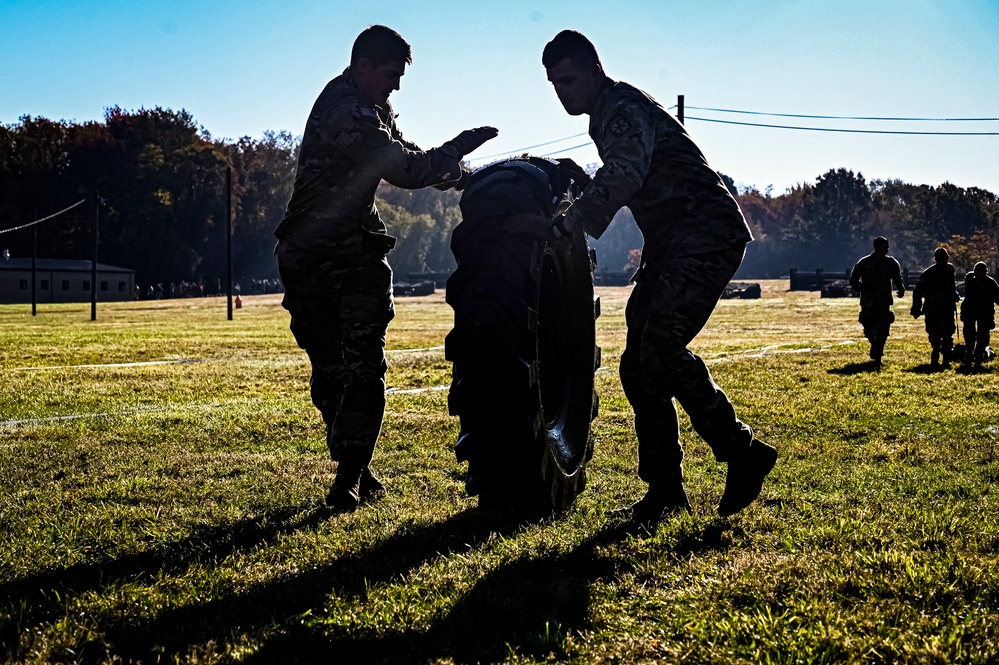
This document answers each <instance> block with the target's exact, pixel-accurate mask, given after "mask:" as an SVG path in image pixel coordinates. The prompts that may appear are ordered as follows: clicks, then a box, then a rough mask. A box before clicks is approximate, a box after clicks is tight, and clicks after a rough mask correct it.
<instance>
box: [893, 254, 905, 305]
mask: <svg viewBox="0 0 999 665" xmlns="http://www.w3.org/2000/svg"><path fill="white" fill-rule="evenodd" d="M893 267H894V269H895V274H894V275H892V277H891V281H892V282H894V283H895V292H896V294H897V295H898V297H899V298H901V297H902V296H904V295H905V282H903V281H902V266H900V265H899V264H898V261H895V265H894V266H893Z"/></svg>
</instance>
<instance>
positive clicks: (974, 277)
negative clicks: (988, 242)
mask: <svg viewBox="0 0 999 665" xmlns="http://www.w3.org/2000/svg"><path fill="white" fill-rule="evenodd" d="M997 304H999V284H997V283H996V281H995V280H994V279H992V278H991V277H989V267H988V266H987V265H985V264H984V263H983V262H981V261H979V262H978V263H976V264H975V268H974V270H972V271H971V272H969V273H968V274H967V275H966V276H965V278H964V302H962V303H961V321H962V322H963V323H964V345H965V354H966V355H965V357H964V365H965V367H970V366H972V364H974V369H981V367H982V361H984V360H985V359H986V358H985V355H986V353H987V352H988V347H989V341H990V339H989V338H990V337H991V331H992V329H993V328H995V327H996V310H995V305H997Z"/></svg>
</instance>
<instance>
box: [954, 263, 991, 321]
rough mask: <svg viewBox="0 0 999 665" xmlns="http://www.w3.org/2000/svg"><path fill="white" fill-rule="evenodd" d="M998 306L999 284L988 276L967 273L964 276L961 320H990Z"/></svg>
mask: <svg viewBox="0 0 999 665" xmlns="http://www.w3.org/2000/svg"><path fill="white" fill-rule="evenodd" d="M995 305H999V284H997V283H996V281H995V280H994V279H992V277H990V276H989V275H976V274H975V273H973V272H969V273H968V274H967V275H965V276H964V302H962V303H961V320H962V321H967V320H971V319H976V320H986V321H988V320H991V319H992V318H993V317H995Z"/></svg>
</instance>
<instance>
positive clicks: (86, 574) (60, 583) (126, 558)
mask: <svg viewBox="0 0 999 665" xmlns="http://www.w3.org/2000/svg"><path fill="white" fill-rule="evenodd" d="M324 517H325V512H324V511H323V510H316V509H315V506H314V504H313V503H311V502H307V503H302V504H300V505H297V506H289V507H287V508H282V509H280V510H276V511H271V512H268V513H265V514H263V515H259V516H255V517H251V518H246V519H243V520H240V521H237V522H230V523H226V524H219V525H213V526H210V527H205V528H199V529H196V530H195V531H194V532H193V533H191V534H190V535H188V536H186V537H184V538H182V539H179V540H177V541H174V542H168V543H165V544H162V545H160V546H157V547H153V548H151V549H150V550H148V551H141V552H134V553H127V554H122V555H120V556H117V557H108V558H106V559H103V560H98V561H85V562H81V563H77V564H73V565H71V566H67V567H65V568H56V569H52V570H46V571H41V572H38V573H34V574H31V575H27V576H24V577H20V578H15V579H12V580H8V581H4V582H3V583H2V584H0V598H3V599H5V600H4V602H5V603H7V604H8V606H9V607H10V608H12V609H14V608H16V615H17V616H18V619H19V621H18V622H17V623H19V624H20V625H21V626H22V627H23V626H34V625H38V624H41V623H44V622H48V621H52V620H54V619H57V618H60V617H63V616H65V612H66V607H67V604H70V603H72V600H73V599H74V598H75V597H77V596H80V595H83V594H86V593H88V592H91V591H100V590H103V589H107V588H111V587H114V586H116V585H118V584H120V583H123V582H130V583H144V582H145V583H150V584H151V583H153V582H154V581H155V580H156V579H157V578H158V577H161V576H163V575H164V574H166V575H176V576H183V575H184V574H185V572H186V571H187V570H188V569H189V568H190V567H191V566H193V565H195V564H197V563H198V562H202V561H211V560H221V559H224V558H226V557H228V556H230V555H232V554H235V553H238V552H241V551H247V550H250V549H252V548H254V547H257V546H259V545H261V544H264V543H268V542H270V541H272V540H273V539H275V538H276V537H278V536H280V535H282V534H285V533H290V532H292V531H296V530H299V529H303V528H309V527H314V526H315V525H316V524H318V523H319V522H320V521H322V519H324ZM20 637H21V636H20V635H19V634H18V629H17V625H15V623H14V622H9V623H4V624H0V658H3V659H7V658H9V657H10V655H11V654H12V653H14V652H15V651H16V649H17V645H18V643H19V640H20Z"/></svg>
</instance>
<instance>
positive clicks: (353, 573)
mask: <svg viewBox="0 0 999 665" xmlns="http://www.w3.org/2000/svg"><path fill="white" fill-rule="evenodd" d="M317 512H318V513H319V515H318V516H319V518H322V517H323V516H325V515H328V513H324V512H323V511H317ZM528 523H529V522H528V521H525V520H524V519H522V518H518V517H517V516H515V515H503V514H483V512H482V511H479V510H478V509H475V508H470V509H467V510H465V511H463V512H461V513H458V514H456V515H453V516H452V517H450V518H449V519H447V520H445V521H443V522H437V523H417V524H413V523H407V524H403V525H401V526H400V527H399V528H398V529H397V530H396V531H395V532H394V533H393V534H392V535H391V536H389V537H387V538H386V539H385V540H383V541H381V542H379V543H378V544H376V545H375V546H373V547H371V548H369V549H367V550H362V551H358V552H350V553H348V554H346V555H344V556H340V557H338V558H336V559H335V560H333V561H331V562H330V563H329V564H327V565H323V566H318V567H314V568H311V569H309V570H306V571H303V572H297V573H293V574H290V575H284V576H281V577H278V578H274V579H270V580H268V581H266V582H263V583H259V584H252V585H249V586H248V587H246V588H239V589H234V590H219V591H215V592H213V593H212V594H211V595H210V596H209V597H206V598H204V599H202V598H198V599H196V600H195V601H193V602H190V603H187V604H185V605H180V606H168V607H164V608H155V609H154V610H153V612H152V613H151V614H148V615H140V616H127V617H115V618H112V619H110V620H106V621H105V620H100V619H97V620H96V621H95V623H96V624H97V625H96V626H95V630H94V632H96V633H98V634H101V635H102V636H103V641H104V642H105V644H106V645H108V647H107V655H106V657H107V658H109V659H111V660H123V661H126V662H135V661H147V660H157V659H160V660H163V659H165V660H172V659H174V658H179V659H181V660H183V659H185V658H187V657H188V656H189V655H190V654H191V653H192V650H193V651H197V650H198V649H199V648H200V647H202V646H204V645H209V644H212V643H214V644H225V643H227V642H229V641H230V640H231V639H232V637H233V635H235V634H239V633H249V634H251V635H252V636H253V637H254V638H256V637H260V636H261V635H266V634H267V633H268V632H269V631H271V630H273V628H274V626H275V625H282V624H283V622H285V621H286V620H288V619H289V617H290V618H291V619H292V620H294V619H297V618H298V617H300V616H302V615H304V614H308V613H311V612H320V611H322V608H323V607H324V606H325V604H326V601H327V599H328V596H329V595H330V594H331V593H333V592H335V593H336V594H337V595H338V596H341V597H344V596H346V597H353V598H358V599H361V600H362V601H363V600H364V599H366V597H367V593H368V589H369V587H370V586H371V585H372V584H378V583H387V582H390V581H391V580H393V579H397V578H400V577H404V576H406V575H407V574H408V573H409V572H410V571H411V570H413V569H414V568H417V567H419V566H421V565H422V564H423V563H425V562H426V561H429V560H431V559H434V558H437V557H442V556H447V555H449V554H451V553H456V552H459V553H460V552H465V551H468V550H469V549H472V548H473V547H475V546H477V545H479V544H481V543H483V542H485V541H487V540H488V539H490V538H493V537H495V536H496V535H497V534H502V535H510V534H513V533H516V532H517V531H519V530H521V529H522V528H523V527H524V526H526V525H527V524H528ZM291 657H292V654H291V653H285V654H283V655H281V657H276V660H277V661H281V662H290V660H289V659H291Z"/></svg>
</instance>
